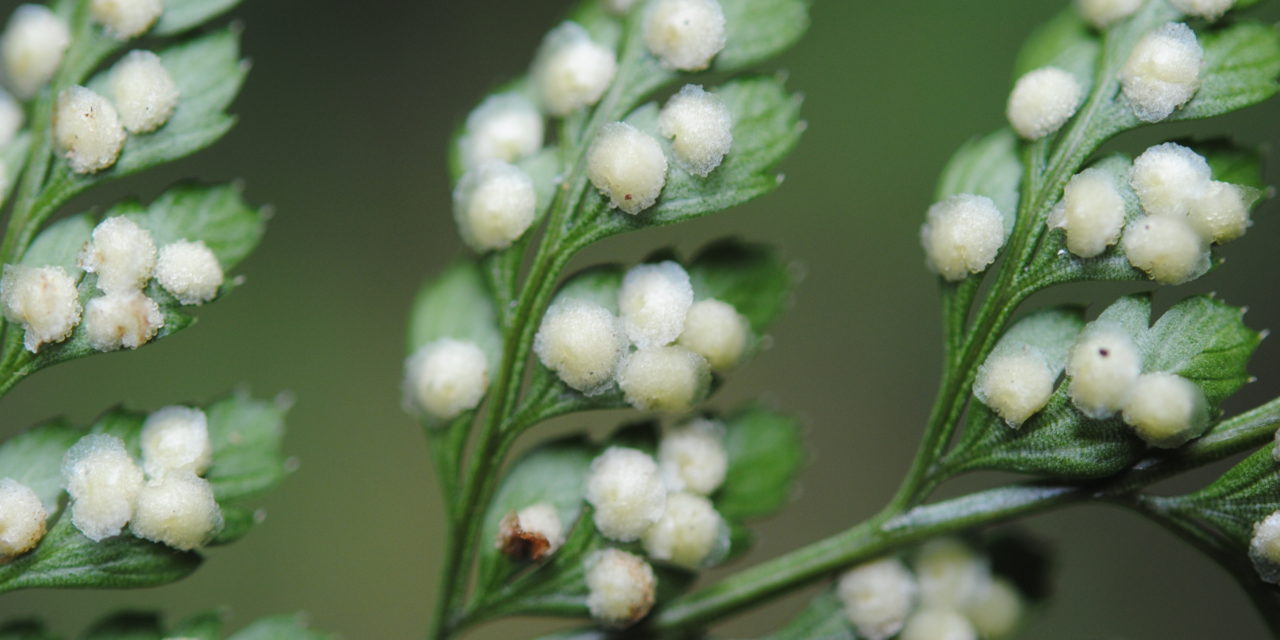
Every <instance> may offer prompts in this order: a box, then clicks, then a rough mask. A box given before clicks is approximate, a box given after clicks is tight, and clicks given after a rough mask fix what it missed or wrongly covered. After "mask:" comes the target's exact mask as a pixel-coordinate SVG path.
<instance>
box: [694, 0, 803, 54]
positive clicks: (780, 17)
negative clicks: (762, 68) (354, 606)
mask: <svg viewBox="0 0 1280 640" xmlns="http://www.w3.org/2000/svg"><path fill="white" fill-rule="evenodd" d="M720 6H721V8H723V9H724V19H725V32H726V33H725V41H726V43H725V47H724V50H723V51H721V52H720V53H719V54H717V55H716V58H715V60H714V61H713V64H712V67H713V68H714V69H715V70H716V71H719V72H732V71H740V70H742V69H745V68H747V67H749V66H751V65H754V64H758V63H760V62H763V61H765V60H768V59H769V58H772V57H774V56H776V55H778V54H779V53H782V52H783V51H785V50H787V49H789V48H791V45H793V44H795V43H796V41H797V40H799V39H800V36H802V35H804V32H805V30H807V29H808V28H809V2H808V0H735V1H734V2H722V3H720Z"/></svg>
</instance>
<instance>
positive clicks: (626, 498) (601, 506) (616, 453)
mask: <svg viewBox="0 0 1280 640" xmlns="http://www.w3.org/2000/svg"><path fill="white" fill-rule="evenodd" d="M586 499H587V502H589V503H591V506H592V507H594V509H595V521H596V528H597V529H599V530H600V533H601V534H602V535H604V537H606V538H609V539H611V540H617V541H619V542H631V541H634V540H638V539H640V536H642V535H644V532H645V530H647V529H648V528H649V527H650V526H652V525H653V523H655V522H657V521H658V519H659V518H661V517H662V513H663V511H664V510H665V509H666V506H667V489H666V487H665V486H664V485H663V484H662V476H661V474H660V473H659V472H658V463H656V462H654V460H653V458H652V457H650V456H649V454H647V453H644V452H643V451H639V450H637V449H629V448H627V447H609V448H608V449H605V451H604V453H601V454H600V455H599V456H597V457H596V459H595V460H593V461H592V462H591V471H590V473H589V475H588V476H587V489H586Z"/></svg>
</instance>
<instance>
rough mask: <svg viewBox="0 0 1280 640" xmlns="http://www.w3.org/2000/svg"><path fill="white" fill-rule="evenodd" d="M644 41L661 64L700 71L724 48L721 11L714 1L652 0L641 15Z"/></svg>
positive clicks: (723, 24)
mask: <svg viewBox="0 0 1280 640" xmlns="http://www.w3.org/2000/svg"><path fill="white" fill-rule="evenodd" d="M644 42H645V44H646V45H647V46H648V47H649V52H650V53H652V54H653V55H655V56H657V58H658V59H659V60H661V61H662V64H663V66H666V67H669V68H672V69H679V70H681V71H701V70H703V69H706V68H707V67H709V66H711V59H712V58H714V57H715V56H716V54H717V53H720V50H721V49H724V45H725V42H726V39H725V19H724V10H723V9H721V8H720V3H719V2H716V0H656V2H654V3H653V4H651V5H650V6H649V9H648V12H647V13H646V14H645V17H644Z"/></svg>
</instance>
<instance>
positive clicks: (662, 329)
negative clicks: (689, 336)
mask: <svg viewBox="0 0 1280 640" xmlns="http://www.w3.org/2000/svg"><path fill="white" fill-rule="evenodd" d="M692 306H693V285H692V284H691V282H690V280H689V273H688V272H687V271H685V270H684V267H682V266H680V265H679V264H677V263H675V262H673V261H671V260H665V261H663V262H659V263H656V264H640V265H636V266H634V267H632V268H631V269H629V270H627V273H626V275H625V276H623V278H622V287H621V288H620V289H619V290H618V309H619V311H620V312H621V315H622V327H623V329H624V330H625V331H626V332H627V337H628V338H630V339H631V341H632V342H634V343H635V344H636V346H638V347H640V348H645V347H656V346H661V345H664V344H671V343H672V342H675V341H676V339H677V338H679V337H680V333H681V332H682V331H683V330H684V325H685V319H686V318H687V316H688V314H689V309H690V307H692Z"/></svg>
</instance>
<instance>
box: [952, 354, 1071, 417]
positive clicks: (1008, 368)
mask: <svg viewBox="0 0 1280 640" xmlns="http://www.w3.org/2000/svg"><path fill="white" fill-rule="evenodd" d="M1057 377H1058V376H1057V372H1055V371H1054V370H1053V369H1050V368H1049V365H1048V363H1046V362H1045V359H1044V355H1043V354H1041V353H1040V351H1039V350H1037V349H1034V348H1032V347H1024V348H1020V349H1010V350H1005V351H1003V352H1001V351H997V352H994V353H992V354H991V356H990V357H988V358H987V360H986V362H984V363H982V366H980V367H978V376H977V379H976V380H975V381H974V383H973V393H974V395H975V396H977V397H978V400H980V401H982V403H983V404H985V405H987V406H988V407H990V408H991V410H992V411H995V412H996V414H997V415H999V416H1000V417H1001V418H1003V419H1004V421H1005V422H1006V423H1007V424H1008V425H1009V426H1010V427H1013V428H1014V429H1017V428H1018V427H1021V426H1022V423H1023V422H1026V421H1027V419H1028V418H1030V417H1031V416H1033V415H1035V414H1036V413H1037V412H1038V411H1040V410H1041V409H1043V408H1044V406H1045V405H1046V404H1048V403H1049V396H1051V395H1053V382H1054V380H1055V379H1057Z"/></svg>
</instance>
